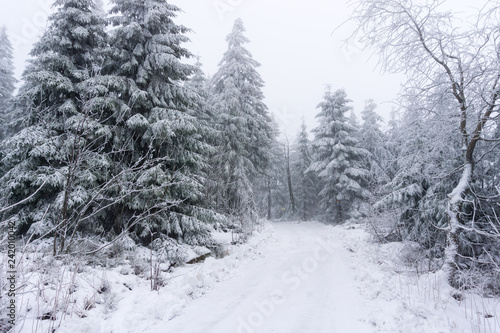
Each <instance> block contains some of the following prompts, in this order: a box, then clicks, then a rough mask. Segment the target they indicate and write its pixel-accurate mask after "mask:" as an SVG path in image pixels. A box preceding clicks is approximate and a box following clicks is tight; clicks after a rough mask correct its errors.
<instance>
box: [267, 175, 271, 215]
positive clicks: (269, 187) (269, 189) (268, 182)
mask: <svg viewBox="0 0 500 333" xmlns="http://www.w3.org/2000/svg"><path fill="white" fill-rule="evenodd" d="M271 204H272V198H271V177H270V176H267V219H268V220H269V221H271V218H272V216H271V215H272V214H271Z"/></svg>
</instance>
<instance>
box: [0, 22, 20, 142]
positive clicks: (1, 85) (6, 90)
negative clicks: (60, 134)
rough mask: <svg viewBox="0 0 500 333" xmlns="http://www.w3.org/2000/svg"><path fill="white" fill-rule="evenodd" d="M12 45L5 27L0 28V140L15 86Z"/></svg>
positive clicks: (3, 133) (5, 128)
mask: <svg viewBox="0 0 500 333" xmlns="http://www.w3.org/2000/svg"><path fill="white" fill-rule="evenodd" d="M12 51H13V50H12V44H11V43H10V40H9V36H7V32H6V28H5V26H4V27H2V28H0V140H1V139H2V138H4V137H5V136H6V132H7V127H6V126H5V125H6V123H7V121H8V114H7V109H8V107H9V103H10V102H11V100H12V97H13V94H14V90H15V84H16V82H17V80H16V79H15V77H14V65H13V62H12V61H13V56H12Z"/></svg>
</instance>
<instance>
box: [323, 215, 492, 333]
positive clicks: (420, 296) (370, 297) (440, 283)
mask: <svg viewBox="0 0 500 333" xmlns="http://www.w3.org/2000/svg"><path fill="white" fill-rule="evenodd" d="M331 230H332V232H331V233H330V236H329V237H330V239H331V241H332V242H340V243H342V244H343V246H344V247H345V248H346V249H347V250H349V252H351V259H352V260H351V261H350V264H351V267H352V268H353V270H354V271H355V280H356V284H357V286H358V288H359V290H360V293H361V295H362V296H363V297H364V298H365V300H366V303H367V304H368V305H369V307H370V309H371V310H370V317H369V318H365V321H367V322H369V323H370V324H371V325H372V326H373V327H374V332H403V333H422V332H436V333H438V332H439V333H441V332H443V333H448V332H450V333H458V332H460V333H461V332H464V333H465V332H471V333H495V332H500V317H499V315H500V299H498V298H484V297H481V296H479V295H478V294H477V293H474V292H473V291H461V292H458V291H457V290H455V289H453V288H451V287H450V286H449V284H448V283H447V281H446V273H445V272H444V271H443V270H438V271H435V272H432V271H428V270H427V271H425V270H419V269H417V268H416V267H415V261H413V260H412V259H411V258H412V256H416V255H417V253H418V251H419V249H418V246H417V245H416V244H413V243H406V244H405V243H399V242H394V243H388V244H378V243H376V242H373V240H372V236H371V235H370V234H369V233H368V232H366V231H365V230H364V227H363V226H361V225H355V224H353V225H345V226H337V227H332V229H331Z"/></svg>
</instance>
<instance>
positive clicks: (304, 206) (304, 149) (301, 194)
mask: <svg viewBox="0 0 500 333" xmlns="http://www.w3.org/2000/svg"><path fill="white" fill-rule="evenodd" d="M311 150H312V147H311V142H310V141H309V137H308V133H307V127H306V124H305V123H304V121H302V125H301V126H300V132H299V134H298V136H297V141H296V144H295V154H294V155H295V156H294V162H293V175H294V177H293V178H294V183H295V189H296V193H297V205H298V214H299V217H300V218H301V219H302V220H304V221H307V220H308V219H309V218H311V217H312V216H314V214H315V213H316V210H317V202H318V180H317V177H316V174H315V173H314V172H312V171H310V170H308V169H309V167H310V166H311V164H312V161H313V160H312V151H311Z"/></svg>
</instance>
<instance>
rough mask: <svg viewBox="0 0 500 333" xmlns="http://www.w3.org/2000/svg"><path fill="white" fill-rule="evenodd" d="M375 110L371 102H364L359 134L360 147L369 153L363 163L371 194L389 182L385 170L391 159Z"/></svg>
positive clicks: (379, 117) (379, 119)
mask: <svg viewBox="0 0 500 333" xmlns="http://www.w3.org/2000/svg"><path fill="white" fill-rule="evenodd" d="M376 108H377V105H376V104H375V102H374V101H373V100H368V101H366V104H365V108H364V110H363V112H362V113H361V115H362V119H363V124H362V126H361V130H360V132H359V133H360V135H359V138H360V141H361V146H362V147H363V148H365V149H366V150H367V151H368V152H370V156H369V157H368V158H367V160H366V161H365V163H366V166H367V169H368V170H369V171H370V175H369V178H368V181H369V188H370V191H371V192H372V193H373V192H375V191H376V190H377V189H378V188H379V187H380V186H382V185H383V184H385V183H387V182H388V181H390V178H389V176H388V172H387V171H386V170H387V169H388V168H389V162H390V160H391V159H392V158H391V154H390V153H389V151H388V149H387V147H386V145H387V138H386V136H385V134H384V133H383V132H382V130H381V129H380V123H381V122H383V119H382V117H381V116H380V115H378V114H377V113H376V112H375V109H376Z"/></svg>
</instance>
